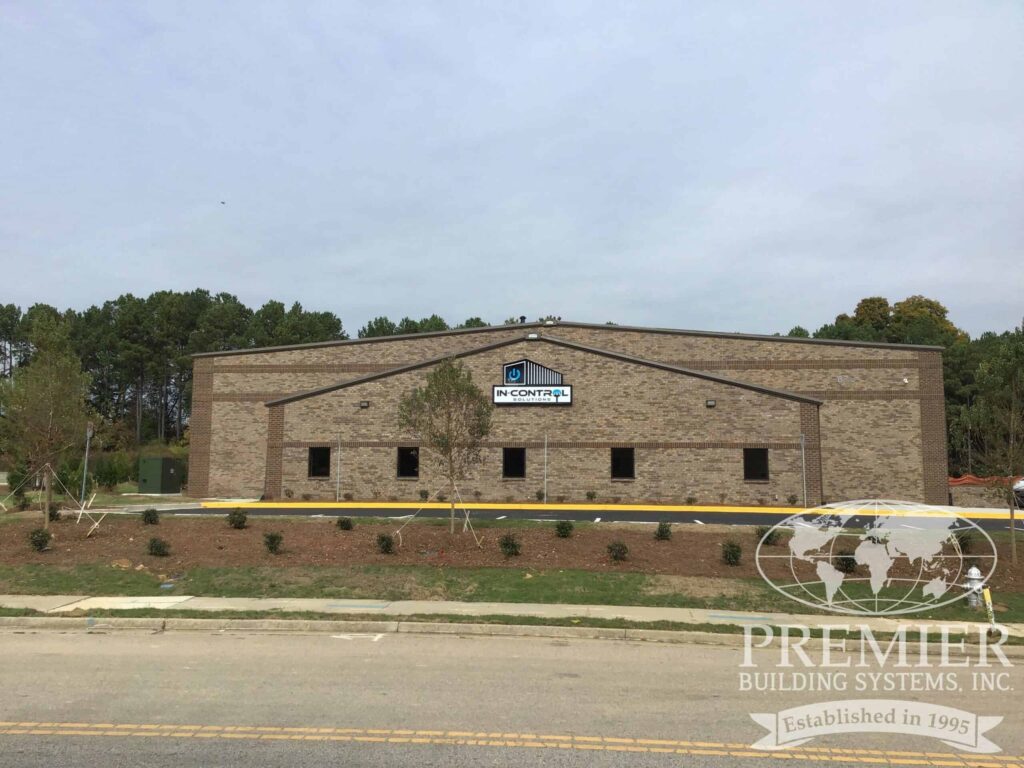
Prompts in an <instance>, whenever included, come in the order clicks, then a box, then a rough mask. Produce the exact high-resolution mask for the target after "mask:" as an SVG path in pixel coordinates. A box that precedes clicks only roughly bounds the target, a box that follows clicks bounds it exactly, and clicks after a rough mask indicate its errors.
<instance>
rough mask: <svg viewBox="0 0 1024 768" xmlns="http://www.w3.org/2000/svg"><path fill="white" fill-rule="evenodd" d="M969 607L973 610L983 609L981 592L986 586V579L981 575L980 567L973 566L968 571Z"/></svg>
mask: <svg viewBox="0 0 1024 768" xmlns="http://www.w3.org/2000/svg"><path fill="white" fill-rule="evenodd" d="M966 586H967V605H969V606H970V607H971V608H974V609H978V608H981V590H982V589H983V588H984V586H985V579H984V578H983V577H982V575H981V571H980V570H979V569H978V566H976V565H972V566H971V567H970V568H969V569H968V570H967V585H966Z"/></svg>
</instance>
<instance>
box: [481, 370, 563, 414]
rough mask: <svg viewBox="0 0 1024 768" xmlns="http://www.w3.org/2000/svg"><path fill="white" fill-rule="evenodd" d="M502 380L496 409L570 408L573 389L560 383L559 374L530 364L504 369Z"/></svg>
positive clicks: (496, 390)
mask: <svg viewBox="0 0 1024 768" xmlns="http://www.w3.org/2000/svg"><path fill="white" fill-rule="evenodd" d="M501 380H502V382H503V383H502V384H495V385H494V392H493V399H494V404H495V405H572V386H571V385H569V384H563V383H562V374H560V373H559V372H558V371H553V370H551V369H550V368H545V367H544V366H543V365H538V364H537V363H534V362H531V361H530V360H519V361H517V362H514V363H506V364H505V365H503V366H502V371H501Z"/></svg>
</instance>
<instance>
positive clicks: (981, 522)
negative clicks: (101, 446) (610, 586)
mask: <svg viewBox="0 0 1024 768" xmlns="http://www.w3.org/2000/svg"><path fill="white" fill-rule="evenodd" d="M541 506H542V505H510V506H509V507H493V508H474V509H473V511H472V514H473V518H474V519H476V520H541V521H546V520H550V521H555V520H572V521H573V522H601V523H658V522H661V521H663V520H664V521H667V522H670V523H679V524H690V525H744V526H760V525H775V524H776V523H780V522H782V521H783V520H785V519H786V518H788V517H789V516H791V515H792V514H794V513H795V512H799V511H801V510H798V509H795V508H794V509H784V510H780V509H779V508H771V507H769V508H765V509H758V508H756V507H737V508H735V509H727V508H722V509H711V508H705V509H695V510H689V509H675V510H671V511H669V510H665V509H659V508H657V507H651V508H649V509H648V508H643V507H640V506H636V505H633V506H631V507H630V508H628V509H624V508H616V507H615V506H607V507H602V508H600V509H588V508H587V507H586V506H585V505H584V506H582V507H573V506H571V505H565V506H547V507H546V508H538V507H541ZM245 511H246V512H247V513H248V514H250V515H271V516H284V517H288V516H299V517H306V516H310V515H323V516H326V517H388V518H404V517H406V516H408V515H410V514H412V513H414V512H415V513H416V514H417V515H418V516H419V517H427V518H447V517H448V515H449V509H448V507H442V506H440V505H434V506H430V507H426V508H423V509H422V510H417V509H416V508H409V507H408V506H404V507H403V506H395V507H388V506H387V505H386V504H376V505H374V506H365V507H363V506H358V505H357V504H356V505H352V506H341V507H335V506H330V505H324V506H319V507H316V506H305V507H301V506H276V505H274V504H260V505H259V506H247V507H246V508H245ZM226 512H227V508H225V506H224V505H223V504H219V505H218V506H203V505H201V504H200V503H198V502H196V503H194V504H188V503H186V504H183V505H182V506H181V507H179V508H175V509H173V510H168V511H167V514H171V515H224V514H226ZM961 513H962V514H964V515H965V516H967V517H968V518H969V519H971V520H972V521H973V522H974V523H975V524H977V525H978V526H979V527H981V528H983V529H985V530H986V531H993V532H994V531H1005V530H1008V529H1009V520H1007V519H1006V515H1007V513H1006V512H1005V511H1004V510H984V511H982V510H968V509H964V510H962V512H961ZM979 513H980V514H979ZM133 514H135V513H133ZM907 520H908V521H910V522H913V520H914V518H912V517H908V518H907ZM856 522H857V520H856V519H854V520H853V521H852V523H853V524H855V523H856ZM865 522H870V520H869V519H868V518H865ZM1017 529H1018V530H1024V521H1018V522H1017Z"/></svg>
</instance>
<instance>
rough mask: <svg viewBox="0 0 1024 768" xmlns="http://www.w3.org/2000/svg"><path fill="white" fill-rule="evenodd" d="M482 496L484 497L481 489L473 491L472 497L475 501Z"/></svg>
mask: <svg viewBox="0 0 1024 768" xmlns="http://www.w3.org/2000/svg"><path fill="white" fill-rule="evenodd" d="M483 497H484V493H483V491H481V490H479V489H478V490H475V491H473V498H474V499H476V500H477V501H480V499H482V498H483Z"/></svg>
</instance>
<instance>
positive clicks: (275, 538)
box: [263, 532, 284, 555]
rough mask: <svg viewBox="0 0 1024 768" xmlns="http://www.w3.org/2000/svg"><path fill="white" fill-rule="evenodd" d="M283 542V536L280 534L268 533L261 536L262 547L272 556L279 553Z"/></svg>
mask: <svg viewBox="0 0 1024 768" xmlns="http://www.w3.org/2000/svg"><path fill="white" fill-rule="evenodd" d="M283 542H284V536H282V535H281V534H280V533H276V532H269V533H264V534H263V546H265V547H266V548H267V552H269V553H270V554H272V555H276V554H277V553H279V552H280V551H281V544H282V543H283Z"/></svg>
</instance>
